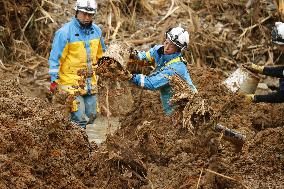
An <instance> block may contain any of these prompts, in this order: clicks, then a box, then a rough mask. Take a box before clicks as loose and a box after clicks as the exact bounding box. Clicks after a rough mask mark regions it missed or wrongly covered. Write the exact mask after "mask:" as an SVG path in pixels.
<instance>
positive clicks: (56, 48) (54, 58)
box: [48, 30, 68, 82]
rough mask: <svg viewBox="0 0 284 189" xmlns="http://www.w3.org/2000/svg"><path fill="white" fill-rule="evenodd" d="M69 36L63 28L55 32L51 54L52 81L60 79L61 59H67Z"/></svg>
mask: <svg viewBox="0 0 284 189" xmlns="http://www.w3.org/2000/svg"><path fill="white" fill-rule="evenodd" d="M66 44H67V36H66V35H65V33H64V32H63V31H61V30H59V31H57V32H56V33H55V37H54V40H53V43H52V49H51V52H50V56H49V60H48V62H49V74H50V81H51V82H55V81H56V80H57V79H58V72H59V67H60V60H62V59H65V57H66V54H67V52H68V46H67V45H66Z"/></svg>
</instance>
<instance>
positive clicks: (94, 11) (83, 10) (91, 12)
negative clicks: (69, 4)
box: [77, 9, 97, 14]
mask: <svg viewBox="0 0 284 189" xmlns="http://www.w3.org/2000/svg"><path fill="white" fill-rule="evenodd" d="M77 11H81V12H85V13H88V14H95V13H96V12H97V11H96V10H92V11H88V10H86V9H77Z"/></svg>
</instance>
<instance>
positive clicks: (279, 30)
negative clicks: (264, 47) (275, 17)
mask: <svg viewBox="0 0 284 189" xmlns="http://www.w3.org/2000/svg"><path fill="white" fill-rule="evenodd" d="M271 38H272V42H273V43H275V44H277V45H284V23H282V22H275V27H273V29H272V31H271Z"/></svg>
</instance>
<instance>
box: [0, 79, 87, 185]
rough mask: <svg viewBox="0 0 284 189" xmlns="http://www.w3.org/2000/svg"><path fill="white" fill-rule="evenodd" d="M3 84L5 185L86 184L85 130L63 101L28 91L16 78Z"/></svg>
mask: <svg viewBox="0 0 284 189" xmlns="http://www.w3.org/2000/svg"><path fill="white" fill-rule="evenodd" d="M0 87H1V92H0V102H1V103H0V107H1V110H2V111H1V113H0V126H1V127H0V129H1V134H0V141H1V148H0V154H1V155H0V158H1V166H0V167H1V174H0V178H1V179H0V180H1V181H0V185H1V188H63V187H68V186H69V185H72V186H74V187H76V188H84V187H85V184H86V183H84V182H83V181H82V180H81V179H80V177H81V176H82V174H84V170H82V165H83V164H84V161H85V160H86V159H88V158H89V155H90V150H91V149H90V145H89V143H88V139H87V137H86V135H85V133H84V132H81V131H80V129H79V128H78V127H77V126H74V125H72V124H71V123H70V122H69V120H68V116H67V115H66V114H64V112H62V111H59V110H60V109H62V107H61V108H60V107H59V106H58V105H51V104H49V103H48V102H45V101H43V100H41V99H38V98H30V97H26V96H25V95H24V93H23V90H22V89H21V87H20V85H19V84H18V83H17V81H16V80H13V79H10V80H2V82H1V84H0Z"/></svg>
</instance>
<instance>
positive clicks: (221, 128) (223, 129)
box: [214, 124, 246, 142]
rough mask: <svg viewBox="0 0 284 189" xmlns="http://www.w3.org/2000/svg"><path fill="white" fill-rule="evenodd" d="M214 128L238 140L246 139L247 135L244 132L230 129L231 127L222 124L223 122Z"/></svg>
mask: <svg viewBox="0 0 284 189" xmlns="http://www.w3.org/2000/svg"><path fill="white" fill-rule="evenodd" d="M214 130H215V131H217V132H223V133H224V135H225V136H227V137H230V138H234V139H237V140H240V141H243V142H244V141H245V139H246V136H245V135H243V134H242V133H239V132H237V131H235V130H232V129H229V128H227V127H225V126H223V125H221V124H217V125H216V126H215V127H214Z"/></svg>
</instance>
